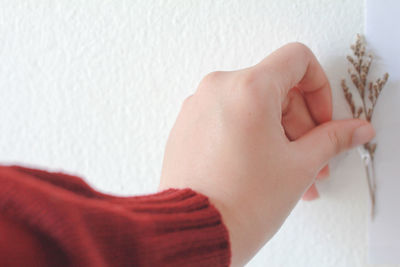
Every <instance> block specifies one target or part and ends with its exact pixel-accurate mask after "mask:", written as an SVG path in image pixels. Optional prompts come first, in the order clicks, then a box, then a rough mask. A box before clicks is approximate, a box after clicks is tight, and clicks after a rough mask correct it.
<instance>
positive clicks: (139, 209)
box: [0, 166, 231, 267]
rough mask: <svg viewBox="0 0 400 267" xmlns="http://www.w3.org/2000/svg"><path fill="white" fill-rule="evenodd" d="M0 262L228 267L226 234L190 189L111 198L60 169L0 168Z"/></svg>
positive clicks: (201, 198) (219, 220)
mask: <svg viewBox="0 0 400 267" xmlns="http://www.w3.org/2000/svg"><path fill="white" fill-rule="evenodd" d="M0 214H1V215H0V228H1V230H0V265H1V266H7V265H6V264H5V265H3V264H1V262H3V263H7V264H9V265H11V266H28V265H29V266H34V265H35V261H38V262H36V263H38V264H40V265H43V264H44V263H45V265H48V266H54V265H56V266H96V267H97V266H228V265H229V264H230V256H231V255H230V246H229V237H228V231H227V229H226V227H225V225H224V224H223V222H222V218H221V215H220V214H219V212H218V211H217V210H216V208H215V207H214V206H213V205H212V204H211V203H210V202H209V200H208V198H207V197H205V196H204V195H202V194H199V193H197V192H195V191H193V190H191V189H169V190H165V191H162V192H159V193H156V194H150V195H144V196H134V197H116V196H111V195H106V194H103V193H100V192H97V191H95V190H94V189H92V188H91V187H90V186H89V185H88V184H86V183H85V182H84V181H83V180H82V179H80V178H79V177H76V176H72V175H67V174H64V173H60V172H47V171H44V170H38V169H32V168H26V167H22V166H0Z"/></svg>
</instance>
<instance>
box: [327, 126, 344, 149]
mask: <svg viewBox="0 0 400 267" xmlns="http://www.w3.org/2000/svg"><path fill="white" fill-rule="evenodd" d="M328 138H329V142H330V143H331V145H332V147H333V149H334V151H333V152H334V153H335V154H339V153H340V152H341V150H342V148H343V146H344V144H343V139H342V138H341V137H340V136H339V134H338V132H337V131H329V132H328Z"/></svg>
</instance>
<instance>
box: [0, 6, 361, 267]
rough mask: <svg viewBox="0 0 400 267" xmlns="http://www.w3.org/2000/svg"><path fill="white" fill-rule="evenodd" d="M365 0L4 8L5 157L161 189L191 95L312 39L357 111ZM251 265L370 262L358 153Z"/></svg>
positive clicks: (337, 167)
mask: <svg viewBox="0 0 400 267" xmlns="http://www.w3.org/2000/svg"><path fill="white" fill-rule="evenodd" d="M363 8H364V3H363V1H362V0H356V1H354V0H340V1H328V0H325V1H321V0H293V1H289V0H285V1H282V0H280V1H273V0H270V1H259V0H254V1H253V0H250V1H213V0H202V1H195V0H191V1H188V0H185V1H177V0H174V1H172V0H171V1H122V0H121V1H105V0H103V1H101V0H99V1H94V0H85V1H73V0H68V1H67V0H65V1H51V0H48V1H41V0H32V1H19V0H14V1H0V88H1V89H0V114H1V123H0V133H1V134H0V161H1V162H3V163H11V162H12V163H20V164H21V163H22V164H26V165H33V166H38V167H43V168H49V169H52V170H64V171H68V172H70V173H75V174H79V175H81V176H84V177H85V178H86V179H87V180H88V181H89V182H90V183H91V184H92V185H94V186H95V187H97V188H98V189H100V190H102V191H106V192H111V193H117V194H123V195H127V194H138V193H147V192H153V191H155V189H156V185H157V182H158V179H159V175H160V167H161V162H162V155H163V149H164V144H165V141H166V138H167V135H168V132H169V130H170V128H171V126H172V124H173V122H174V120H175V117H176V115H177V112H178V110H179V108H180V103H181V102H182V100H183V99H184V98H185V97H186V96H188V95H189V94H190V93H191V92H193V90H194V89H195V88H196V86H197V84H198V82H199V80H200V79H201V78H202V76H204V75H205V74H206V73H208V72H211V71H213V70H232V69H237V68H242V67H245V66H248V65H251V64H254V63H256V62H258V61H259V60H261V59H262V58H263V57H264V56H266V55H267V54H268V53H270V52H271V51H273V50H274V49H276V48H278V47H279V46H281V45H283V44H285V43H287V42H290V41H301V42H304V43H306V44H307V45H308V46H309V47H310V48H311V49H312V50H313V51H314V52H315V54H316V55H317V57H318V58H319V59H320V61H321V63H322V65H323V67H324V68H325V69H326V71H327V74H328V76H329V78H330V80H331V83H332V86H333V90H334V92H333V96H334V105H335V108H334V116H335V117H336V118H344V117H348V116H349V114H350V113H349V110H347V109H346V106H345V105H344V101H343V99H342V94H341V91H340V89H339V80H340V78H341V77H343V76H345V75H346V70H345V69H346V65H345V62H344V55H345V54H346V53H347V52H348V45H349V44H350V43H351V42H352V41H353V37H354V35H355V33H357V32H362V31H363ZM318 187H319V189H320V191H321V198H320V199H319V200H318V201H315V202H312V203H305V202H301V203H299V204H298V205H297V207H296V208H295V210H294V211H293V213H292V214H291V216H290V217H289V218H288V220H287V221H286V223H285V224H284V225H283V227H282V228H281V230H280V231H279V233H278V234H277V235H276V236H275V237H274V239H273V240H272V241H271V242H269V244H268V245H266V246H265V247H264V248H263V249H262V250H261V251H260V253H259V254H258V255H257V256H256V257H255V258H254V259H253V260H252V261H251V263H250V264H249V266H307V267H309V266H318V267H320V266H335V267H337V266H366V251H367V248H366V227H367V225H366V221H367V217H368V211H367V208H368V205H367V202H368V195H367V187H366V184H365V181H364V176H363V171H362V165H361V162H360V160H359V158H358V155H357V154H356V153H355V152H354V151H353V152H349V153H347V154H344V155H342V156H340V157H338V158H337V159H335V160H334V161H333V162H332V174H331V177H330V179H329V180H327V181H324V182H321V183H319V184H318Z"/></svg>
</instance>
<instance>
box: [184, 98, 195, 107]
mask: <svg viewBox="0 0 400 267" xmlns="http://www.w3.org/2000/svg"><path fill="white" fill-rule="evenodd" d="M192 100H193V95H190V96H188V97H186V98H185V99H184V100H183V103H182V106H183V107H186V106H188V105H189V104H190V103H191V102H192Z"/></svg>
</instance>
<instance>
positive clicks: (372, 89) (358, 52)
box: [341, 34, 389, 211]
mask: <svg viewBox="0 0 400 267" xmlns="http://www.w3.org/2000/svg"><path fill="white" fill-rule="evenodd" d="M350 48H351V50H352V51H353V56H347V57H346V58H347V61H348V62H349V63H350V64H351V65H352V67H353V68H349V70H348V73H349V76H350V79H351V81H352V83H353V85H354V86H355V87H356V89H357V92H358V95H359V97H360V99H361V106H357V105H356V104H355V102H354V100H353V94H352V93H351V92H350V90H349V87H348V86H347V84H346V80H345V79H343V80H342V83H341V86H342V89H343V93H344V96H345V99H346V101H347V103H348V105H349V107H350V110H351V113H352V115H353V118H360V117H361V116H362V115H363V116H364V117H365V119H366V120H367V121H369V122H371V120H372V115H373V113H374V109H375V105H376V103H377V100H378V97H379V95H380V93H381V91H382V89H383V87H384V86H385V84H386V82H387V80H388V79H389V74H388V73H385V74H384V75H383V77H382V78H378V79H377V80H376V81H368V74H369V70H370V67H371V63H372V60H373V56H372V55H371V54H368V55H366V54H365V40H364V38H363V37H362V36H361V35H360V34H357V40H356V43H355V44H353V45H351V46H350ZM364 148H365V149H366V150H367V151H368V153H369V155H370V158H371V160H372V164H373V160H374V154H375V150H376V143H371V142H368V143H366V144H365V145H364ZM370 178H371V179H373V180H372V181H371V180H370V179H368V177H367V181H368V188H369V193H370V197H371V202H372V211H373V210H374V205H375V177H370Z"/></svg>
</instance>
